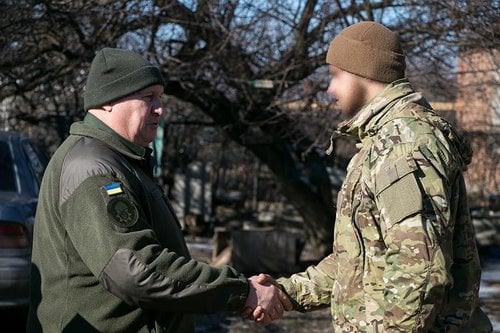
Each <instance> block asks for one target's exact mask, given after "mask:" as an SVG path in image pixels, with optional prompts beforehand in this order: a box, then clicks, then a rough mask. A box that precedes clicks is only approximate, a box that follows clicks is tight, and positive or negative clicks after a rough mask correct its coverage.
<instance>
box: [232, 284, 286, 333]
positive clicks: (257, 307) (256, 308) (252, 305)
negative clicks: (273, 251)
mask: <svg viewBox="0 0 500 333" xmlns="http://www.w3.org/2000/svg"><path fill="white" fill-rule="evenodd" d="M248 282H249V284H250V291H249V293H248V297H247V301H246V303H245V306H244V308H243V311H242V312H241V316H242V317H244V318H251V319H253V320H255V321H256V322H259V323H262V324H264V325H267V324H269V323H270V322H271V321H273V320H276V319H279V318H281V317H282V316H283V313H284V311H290V310H292V303H291V302H290V299H289V298H288V296H287V295H286V293H285V292H283V291H282V290H281V289H280V287H279V285H278V283H277V282H276V280H274V279H273V278H272V277H271V276H269V275H267V274H259V275H256V276H252V277H250V278H249V279H248Z"/></svg>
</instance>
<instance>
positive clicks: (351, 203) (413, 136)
mask: <svg viewBox="0 0 500 333" xmlns="http://www.w3.org/2000/svg"><path fill="white" fill-rule="evenodd" d="M326 61H327V63H328V64H329V65H330V73H331V75H332V79H331V82H330V85H329V87H328V91H327V92H328V93H329V94H330V95H331V96H333V97H335V98H336V99H337V102H338V105H339V107H340V109H341V111H342V113H343V114H344V115H345V116H346V117H347V118H348V120H346V121H344V122H343V123H341V124H340V125H339V128H338V129H337V130H336V132H335V133H334V135H333V136H332V141H333V139H334V138H335V137H336V136H350V137H353V138H355V139H357V140H358V141H359V143H358V145H357V146H358V148H359V151H358V153H357V154H356V155H355V156H354V157H353V158H352V160H351V162H350V164H349V166H348V168H347V176H346V178H345V180H344V183H343V185H342V188H341V191H340V193H339V195H338V199H337V214H336V223H335V232H334V243H333V252H332V254H330V255H329V256H328V257H326V258H324V259H323V260H322V261H321V262H320V263H319V264H318V265H315V266H311V267H309V268H307V270H306V271H305V272H302V273H298V274H294V275H292V276H291V277H290V278H288V279H285V278H282V279H279V280H278V283H279V284H280V285H281V286H282V287H283V288H284V290H286V292H287V293H288V295H289V296H290V297H291V299H292V301H293V303H294V308H295V309H296V310H298V311H311V310H314V309H317V308H321V307H324V306H330V307H331V313H332V321H333V327H334V330H335V332H473V331H474V332H488V331H490V330H491V324H490V323H489V321H488V319H487V318H486V317H485V316H484V314H483V313H482V312H481V310H480V309H479V307H478V291H479V284H480V264H479V259H478V253H477V249H476V245H475V235H474V230H473V227H472V224H471V220H470V217H469V212H468V206H467V198H466V190H465V186H464V180H463V176H462V172H463V171H464V170H466V168H467V164H469V162H470V160H471V155H472V152H471V149H470V146H469V145H468V143H467V142H466V141H465V140H464V139H463V138H462V137H461V136H460V135H459V134H458V133H457V132H456V131H455V129H453V127H452V126H451V125H450V124H449V123H448V122H446V121H445V120H443V119H442V118H441V117H439V116H438V115H436V114H435V113H434V112H433V111H432V108H431V106H430V105H429V103H428V102H427V101H426V100H425V99H424V97H422V95H421V94H420V93H416V92H415V91H414V90H413V89H412V87H411V85H410V83H409V82H408V81H407V80H406V79H405V78H404V71H405V57H404V55H403V52H402V50H401V46H400V42H399V39H398V36H397V35H396V34H395V33H393V32H391V31H390V30H389V29H387V28H386V27H384V26H383V25H381V24H378V23H375V22H361V23H358V24H354V25H352V26H350V27H348V28H346V29H344V30H343V31H342V32H341V33H340V35H339V36H337V37H336V38H335V39H334V40H333V41H332V43H331V44H330V47H329V50H328V54H327V57H326ZM332 144H333V142H332ZM262 281H271V278H270V277H267V278H263V279H262ZM257 313H258V312H257ZM470 327H473V329H472V330H471V329H470Z"/></svg>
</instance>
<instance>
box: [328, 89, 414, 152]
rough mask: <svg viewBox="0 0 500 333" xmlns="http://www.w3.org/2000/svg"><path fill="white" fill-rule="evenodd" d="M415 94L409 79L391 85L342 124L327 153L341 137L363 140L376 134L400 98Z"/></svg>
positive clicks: (335, 132)
mask: <svg viewBox="0 0 500 333" xmlns="http://www.w3.org/2000/svg"><path fill="white" fill-rule="evenodd" d="M412 93H414V90H413V88H412V87H411V84H410V82H409V81H408V80H407V79H400V80H397V81H394V82H391V83H389V84H388V85H387V86H386V87H385V89H384V90H382V91H381V92H380V93H379V94H378V95H377V96H375V97H374V98H373V99H372V100H371V101H370V102H368V104H366V105H365V106H363V107H362V108H361V110H359V111H358V112H357V113H356V114H355V115H354V116H353V117H352V118H351V119H348V120H345V121H343V122H341V123H340V124H339V125H338V127H337V129H336V130H335V131H334V132H333V134H332V136H331V137H330V146H329V147H328V149H327V151H326V153H327V154H328V155H330V154H331V153H332V152H333V147H334V144H333V142H334V140H335V138H338V137H341V136H349V137H355V138H356V139H357V140H361V141H362V140H363V138H365V137H366V136H367V135H373V133H375V132H376V130H377V128H378V126H377V124H378V123H379V121H380V119H382V118H383V117H384V116H385V115H386V114H387V112H388V111H389V110H390V107H388V106H390V105H393V104H394V103H395V102H397V101H398V100H399V99H400V98H402V97H404V96H407V95H410V94H412Z"/></svg>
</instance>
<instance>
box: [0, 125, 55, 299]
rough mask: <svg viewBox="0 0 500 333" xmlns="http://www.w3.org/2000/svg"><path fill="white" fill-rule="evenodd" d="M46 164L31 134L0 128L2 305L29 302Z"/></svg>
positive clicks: (0, 276)
mask: <svg viewBox="0 0 500 333" xmlns="http://www.w3.org/2000/svg"><path fill="white" fill-rule="evenodd" d="M46 165H47V158H46V155H45V154H44V153H42V150H41V149H40V148H39V147H37V145H36V144H35V142H34V141H33V140H31V139H30V138H29V137H27V136H25V135H23V134H19V133H13V132H1V131H0V308H9V307H18V306H25V305H27V304H28V301H29V278H30V264H31V248H32V231H33V222H34V220H35V210H36V204H37V200H38V191H39V188H40V183H41V180H42V176H43V172H44V170H45V167H46Z"/></svg>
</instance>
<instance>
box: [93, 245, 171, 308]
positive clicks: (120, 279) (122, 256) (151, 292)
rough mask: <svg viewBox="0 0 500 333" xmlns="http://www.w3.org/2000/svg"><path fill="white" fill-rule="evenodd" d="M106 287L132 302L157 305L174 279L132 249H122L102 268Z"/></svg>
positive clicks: (138, 304) (169, 291) (101, 278)
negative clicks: (145, 262) (160, 271)
mask: <svg viewBox="0 0 500 333" xmlns="http://www.w3.org/2000/svg"><path fill="white" fill-rule="evenodd" d="M99 280H100V281H101V283H102V284H103V285H104V287H105V288H106V289H107V290H108V291H109V292H111V293H112V294H114V295H115V296H117V297H119V298H121V299H122V300H123V301H125V302H126V303H127V304H128V305H131V306H140V307H142V306H154V305H155V304H156V306H158V303H161V299H162V297H165V296H166V295H169V294H172V293H173V289H174V287H175V283H174V282H173V281H170V280H169V279H168V278H166V277H163V276H161V275H160V274H157V273H155V272H154V271H152V270H151V269H149V268H148V267H147V266H146V265H145V264H143V263H142V262H141V261H140V260H139V258H138V257H137V256H136V255H135V253H134V252H133V251H132V250H129V249H119V250H118V251H116V253H115V254H114V255H113V257H112V258H111V260H110V261H109V263H108V264H107V265H106V267H105V268H104V270H103V271H102V273H101V275H100V277H99Z"/></svg>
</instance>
